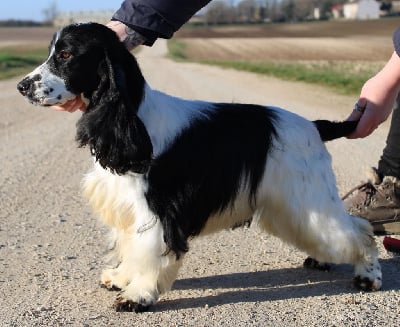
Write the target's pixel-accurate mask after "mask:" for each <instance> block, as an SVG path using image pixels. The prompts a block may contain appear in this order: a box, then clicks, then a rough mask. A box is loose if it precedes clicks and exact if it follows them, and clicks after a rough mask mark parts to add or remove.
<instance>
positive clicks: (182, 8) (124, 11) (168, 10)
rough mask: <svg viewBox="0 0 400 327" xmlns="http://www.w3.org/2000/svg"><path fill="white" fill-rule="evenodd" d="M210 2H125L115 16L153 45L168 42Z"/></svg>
mask: <svg viewBox="0 0 400 327" xmlns="http://www.w3.org/2000/svg"><path fill="white" fill-rule="evenodd" d="M210 1H211V0H125V1H124V2H123V3H122V5H121V8H120V9H118V11H117V12H116V13H115V14H114V15H113V17H112V19H113V20H118V21H120V22H122V23H124V24H125V25H128V26H129V27H131V28H132V29H134V30H136V31H137V32H138V33H140V34H142V35H143V36H144V37H146V39H147V42H146V43H145V44H146V45H152V44H153V43H154V41H155V40H156V39H157V38H159V37H161V38H165V39H169V38H171V37H172V35H173V34H174V33H175V32H176V31H177V30H178V29H179V28H180V27H181V26H182V25H183V24H185V23H186V22H187V21H188V20H189V19H190V18H191V17H192V16H193V15H194V14H195V13H196V12H197V11H199V10H200V9H201V8H203V7H204V6H205V5H206V4H207V3H209V2H210Z"/></svg>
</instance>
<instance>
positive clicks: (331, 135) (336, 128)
mask: <svg viewBox="0 0 400 327" xmlns="http://www.w3.org/2000/svg"><path fill="white" fill-rule="evenodd" d="M313 123H314V125H315V126H316V127H317V129H318V132H319V135H320V136H321V140H322V141H323V142H327V141H331V140H334V139H338V138H339V137H343V136H348V135H350V134H351V133H352V132H354V130H355V129H356V127H357V124H358V121H343V122H333V121H329V120H314V121H313Z"/></svg>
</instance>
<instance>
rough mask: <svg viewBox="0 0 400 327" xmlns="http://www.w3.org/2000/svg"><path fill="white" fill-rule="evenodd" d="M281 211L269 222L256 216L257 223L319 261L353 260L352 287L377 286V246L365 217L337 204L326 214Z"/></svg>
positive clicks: (348, 261) (378, 277) (344, 261)
mask: <svg viewBox="0 0 400 327" xmlns="http://www.w3.org/2000/svg"><path fill="white" fill-rule="evenodd" d="M331 209H332V208H331ZM270 213H272V212H270ZM282 213H283V212H279V213H278V211H275V213H274V218H273V220H272V222H271V220H270V219H265V220H263V219H260V224H261V227H264V229H266V230H267V231H269V232H271V233H272V234H274V235H276V236H278V237H280V238H281V239H283V240H284V241H286V242H288V243H291V244H293V245H294V246H296V247H298V248H299V249H301V250H303V251H305V252H306V253H307V254H309V255H310V256H311V257H312V258H314V259H316V260H318V261H319V262H329V263H337V264H339V263H349V264H353V265H354V267H355V278H354V285H355V286H356V287H358V288H360V289H363V290H378V289H380V288H381V285H382V273H381V268H380V264H379V262H378V250H377V247H376V243H375V240H374V238H373V232H372V228H371V226H370V224H369V222H368V221H366V220H364V219H361V218H358V217H353V216H350V215H348V214H347V213H346V212H345V211H344V210H341V208H340V207H339V206H338V210H337V211H336V214H333V212H332V211H330V214H329V215H327V214H326V213H316V212H315V211H313V212H310V213H309V214H308V215H305V216H303V215H301V216H299V212H297V213H295V212H292V213H291V214H290V213H289V212H286V214H284V215H280V214H282ZM288 215H289V216H290V217H291V218H289V219H288Z"/></svg>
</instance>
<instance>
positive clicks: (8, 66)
mask: <svg viewBox="0 0 400 327" xmlns="http://www.w3.org/2000/svg"><path fill="white" fill-rule="evenodd" d="M46 56H47V49H46V48H45V47H27V46H24V47H22V46H15V47H11V46H10V47H3V48H0V80H3V79H7V78H11V77H14V76H18V75H23V74H26V73H28V72H29V71H31V70H32V69H33V68H35V67H36V66H38V65H39V64H40V63H42V62H43V60H44V59H45V58H46Z"/></svg>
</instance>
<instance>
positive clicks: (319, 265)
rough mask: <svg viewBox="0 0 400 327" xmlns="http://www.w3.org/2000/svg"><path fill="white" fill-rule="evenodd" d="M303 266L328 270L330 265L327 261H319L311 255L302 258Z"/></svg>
mask: <svg viewBox="0 0 400 327" xmlns="http://www.w3.org/2000/svg"><path fill="white" fill-rule="evenodd" d="M303 267H305V268H309V269H315V270H322V271H329V270H330V269H331V265H330V264H329V263H325V262H319V261H318V260H315V259H314V258H311V257H307V258H306V259H305V260H304V262H303Z"/></svg>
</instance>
